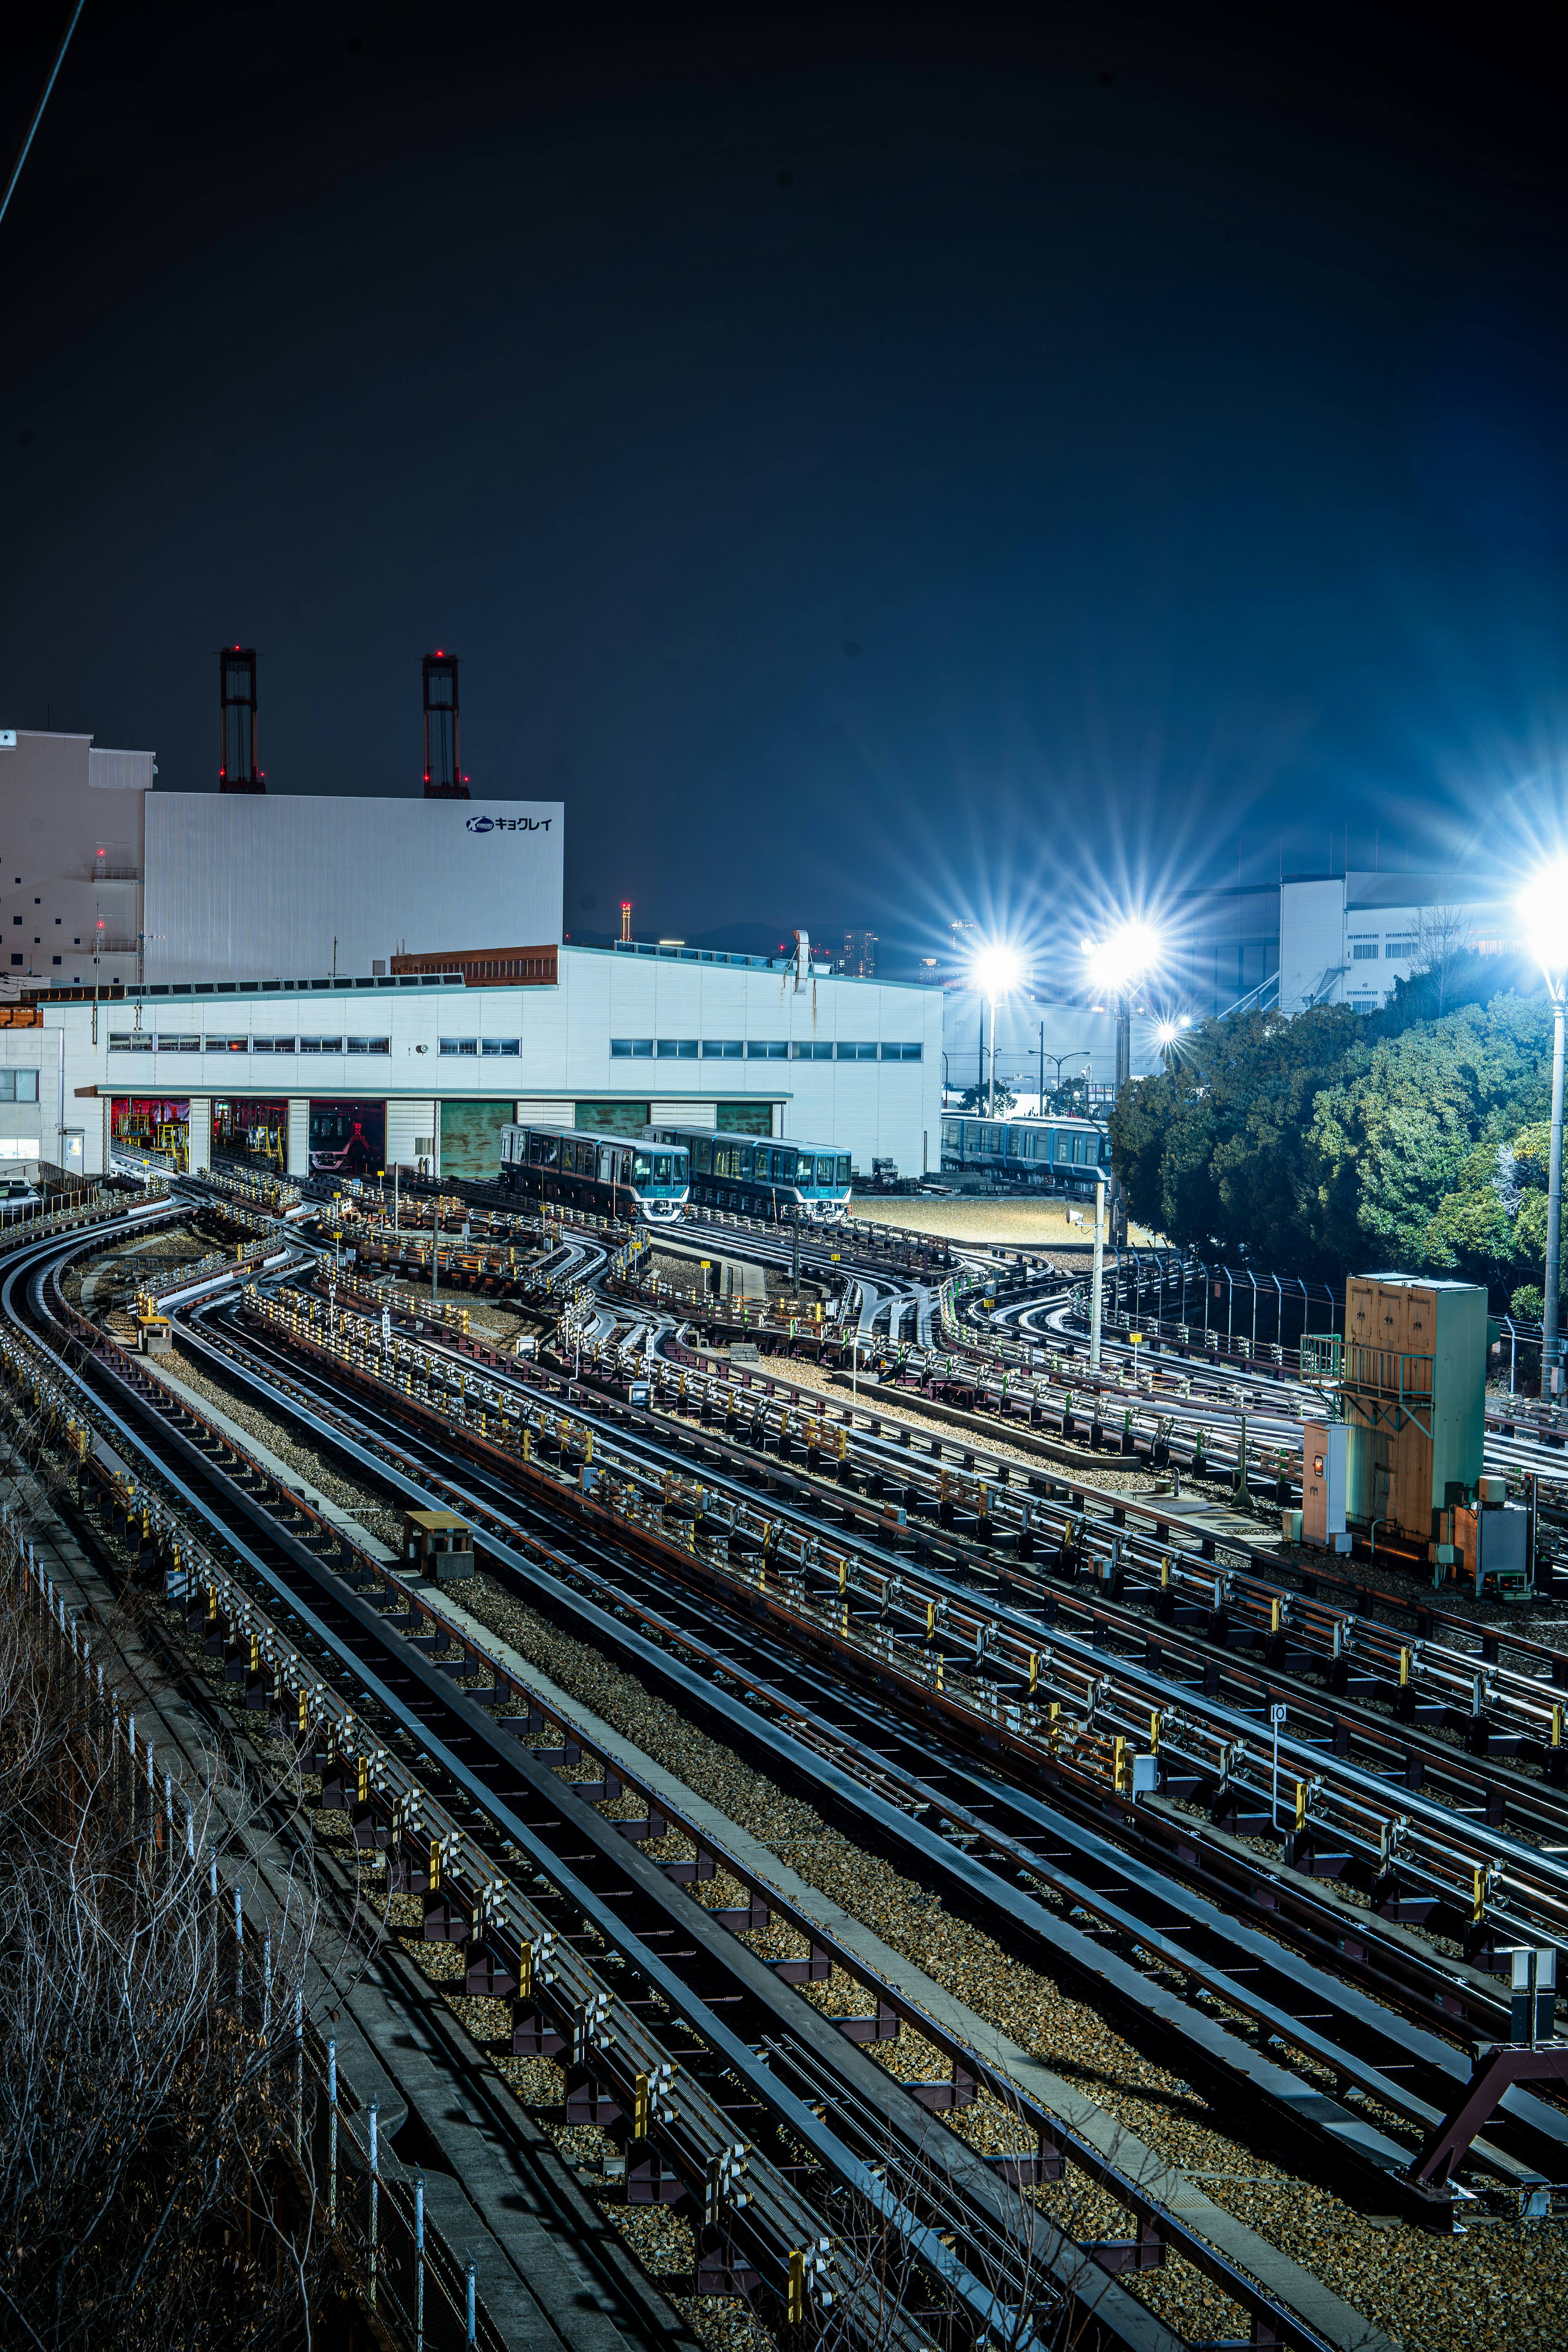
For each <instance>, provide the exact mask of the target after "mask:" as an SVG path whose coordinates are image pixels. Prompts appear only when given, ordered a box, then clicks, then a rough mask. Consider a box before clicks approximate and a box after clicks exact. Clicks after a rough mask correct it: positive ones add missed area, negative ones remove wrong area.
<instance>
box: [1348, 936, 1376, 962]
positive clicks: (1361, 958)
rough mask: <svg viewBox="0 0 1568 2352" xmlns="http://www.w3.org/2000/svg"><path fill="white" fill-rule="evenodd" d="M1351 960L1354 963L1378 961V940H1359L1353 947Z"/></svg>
mask: <svg viewBox="0 0 1568 2352" xmlns="http://www.w3.org/2000/svg"><path fill="white" fill-rule="evenodd" d="M1351 961H1352V963H1375V962H1376V961H1377V941H1376V940H1366V941H1365V942H1364V943H1363V941H1362V940H1356V941H1355V942H1354V943H1353V944H1352V948H1351Z"/></svg>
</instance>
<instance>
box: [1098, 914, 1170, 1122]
mask: <svg viewBox="0 0 1568 2352" xmlns="http://www.w3.org/2000/svg"><path fill="white" fill-rule="evenodd" d="M1161 944H1162V942H1161V939H1160V934H1159V932H1158V931H1157V930H1156V929H1154V927H1153V925H1152V923H1146V922H1144V921H1142V919H1141V918H1139V917H1137V916H1133V917H1131V918H1130V919H1129V920H1127V921H1126V922H1122V923H1119V924H1117V926H1116V928H1115V929H1114V930H1110V931H1108V932H1107V933H1106V934H1105V936H1104V938H1103V939H1100V940H1084V942H1083V951H1084V954H1085V955H1086V956H1087V957H1088V959H1089V977H1090V979H1091V980H1092V981H1093V982H1094V984H1095V986H1096V987H1097V988H1100V989H1102V990H1103V991H1104V992H1105V994H1106V995H1107V996H1108V997H1109V998H1110V1002H1111V1003H1112V1004H1113V1005H1114V1006H1115V1008H1116V1091H1117V1093H1118V1094H1120V1093H1121V1089H1122V1087H1124V1086H1125V1085H1126V1084H1127V1081H1128V1079H1129V1078H1130V1077H1131V1075H1132V992H1133V990H1134V989H1135V988H1136V987H1137V985H1138V982H1140V981H1141V980H1142V979H1144V978H1146V977H1147V975H1148V974H1149V973H1150V972H1151V971H1152V970H1153V968H1154V966H1155V965H1156V964H1157V963H1158V962H1159V961H1160V951H1161Z"/></svg>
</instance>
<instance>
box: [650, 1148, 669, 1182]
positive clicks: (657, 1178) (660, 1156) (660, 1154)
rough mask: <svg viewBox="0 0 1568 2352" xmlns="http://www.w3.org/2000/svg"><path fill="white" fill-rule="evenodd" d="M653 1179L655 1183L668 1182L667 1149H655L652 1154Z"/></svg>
mask: <svg viewBox="0 0 1568 2352" xmlns="http://www.w3.org/2000/svg"><path fill="white" fill-rule="evenodd" d="M653 1181H654V1182H655V1183H656V1184H668V1181H669V1154H668V1151H656V1152H655V1153H654V1155H653Z"/></svg>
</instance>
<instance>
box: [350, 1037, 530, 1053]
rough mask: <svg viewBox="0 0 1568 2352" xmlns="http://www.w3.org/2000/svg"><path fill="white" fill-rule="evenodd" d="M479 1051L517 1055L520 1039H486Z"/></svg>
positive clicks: (387, 1048) (520, 1050)
mask: <svg viewBox="0 0 1568 2352" xmlns="http://www.w3.org/2000/svg"><path fill="white" fill-rule="evenodd" d="M383 1051H384V1052H387V1051H390V1048H389V1047H384V1048H383ZM479 1051H480V1053H481V1054H510V1055H521V1052H522V1040H521V1037H487V1038H485V1040H484V1041H483V1043H482V1044H481V1045H480V1047H479Z"/></svg>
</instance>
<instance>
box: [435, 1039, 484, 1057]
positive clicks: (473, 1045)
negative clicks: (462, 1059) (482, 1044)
mask: <svg viewBox="0 0 1568 2352" xmlns="http://www.w3.org/2000/svg"><path fill="white" fill-rule="evenodd" d="M441 1051H442V1053H443V1054H473V1055H478V1053H479V1039H478V1038H477V1037H443V1038H442V1040H441Z"/></svg>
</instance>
